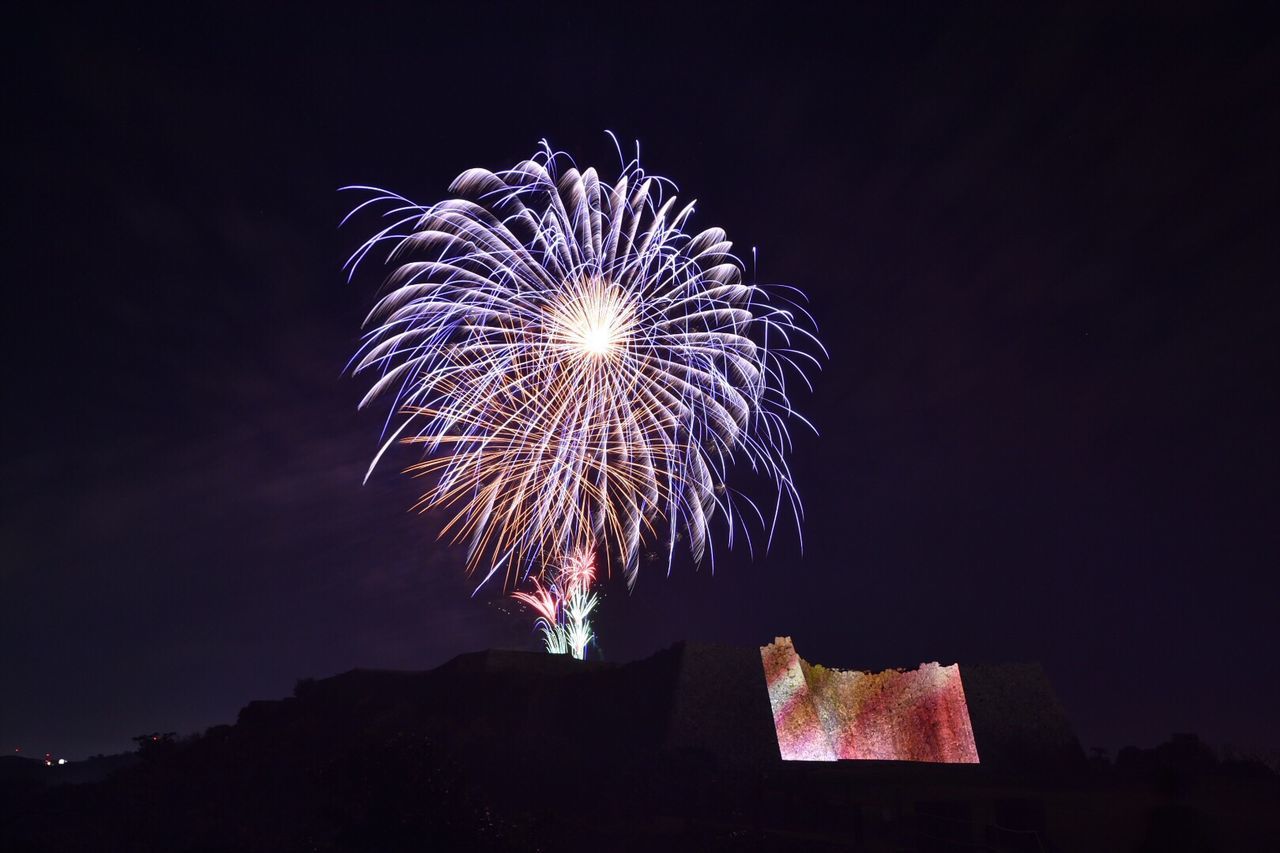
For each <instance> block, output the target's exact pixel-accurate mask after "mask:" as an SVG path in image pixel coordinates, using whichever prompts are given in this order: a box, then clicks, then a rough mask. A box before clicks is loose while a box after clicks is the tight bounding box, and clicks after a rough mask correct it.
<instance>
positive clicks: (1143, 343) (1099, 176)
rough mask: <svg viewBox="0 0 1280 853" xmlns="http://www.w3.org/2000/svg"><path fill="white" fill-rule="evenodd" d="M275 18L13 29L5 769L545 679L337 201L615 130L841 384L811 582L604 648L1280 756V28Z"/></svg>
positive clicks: (691, 614)
mask: <svg viewBox="0 0 1280 853" xmlns="http://www.w3.org/2000/svg"><path fill="white" fill-rule="evenodd" d="M269 5H270V4H260V5H259V7H258V8H256V9H255V10H254V11H253V13H252V14H250V15H244V16H238V15H230V14H228V15H227V16H226V17H201V16H200V15H199V14H193V13H188V14H184V15H182V16H181V17H172V18H158V17H152V16H150V15H142V14H141V13H138V14H124V15H120V14H113V15H111V16H109V17H107V16H99V15H98V14H96V13H89V12H72V11H64V12H59V13H55V14H50V15H49V16H48V17H47V18H46V19H45V20H44V21H41V22H35V23H33V24H31V25H30V26H29V28H27V29H24V30H21V31H19V30H14V31H13V32H11V33H10V34H9V40H10V41H11V42H12V44H10V46H9V48H7V50H8V58H9V60H10V62H11V63H12V68H11V70H10V72H9V73H8V74H7V75H6V76H7V83H6V100H7V101H8V102H9V103H8V107H7V109H6V111H5V112H6V115H7V117H8V121H7V122H6V123H7V125H8V129H7V132H6V137H7V138H8V142H9V143H10V144H9V146H7V147H9V155H8V157H7V158H6V160H7V166H8V169H7V172H8V173H9V176H10V177H9V182H8V183H9V192H8V194H7V198H8V204H7V208H6V225H5V228H4V234H5V243H6V249H5V255H6V261H7V264H6V266H7V271H6V274H5V286H6V300H5V303H6V307H5V314H4V316H5V329H6V334H5V343H6V349H7V350H8V352H7V357H6V359H5V364H6V371H5V383H4V385H5V398H6V404H5V406H4V434H5V441H4V446H5V452H4V458H3V473H2V476H0V483H2V484H3V496H4V498H3V499H4V504H3V513H2V515H0V525H2V529H3V535H2V539H0V552H2V553H3V557H2V558H0V566H2V568H0V572H2V574H0V583H2V584H3V586H2V589H0V608H2V613H3V616H2V620H0V665H2V672H3V687H0V692H2V694H3V699H2V701H0V746H3V748H4V750H5V751H6V752H9V753H12V750H13V749H14V748H17V747H21V748H22V749H23V751H24V753H27V754H37V753H38V754H43V753H44V752H45V751H52V752H53V753H55V754H56V755H65V756H67V757H70V758H78V757H81V756H84V755H88V754H91V753H96V752H115V751H120V750H122V749H125V748H128V747H129V746H130V742H129V738H130V737H131V736H133V735H135V734H139V733H141V732H150V731H153V730H160V731H170V730H172V731H177V732H179V733H186V732H192V731H197V730H200V729H202V728H204V727H206V726H208V725H211V724H214V723H219V722H230V721H232V720H233V719H234V717H235V713H236V711H237V709H238V708H240V707H241V706H242V705H244V704H245V703H246V702H248V701H249V700H252V699H258V698H275V697H279V696H283V695H286V694H287V693H288V692H289V691H290V690H291V688H292V687H293V684H294V682H295V681H296V680H297V679H298V678H301V677H306V676H325V675H330V674H333V673H336V672H340V671H343V670H346V669H349V668H352V667H357V666H361V667H390V668H410V669H426V668H430V667H432V666H435V665H437V664H439V663H441V662H443V661H445V660H447V659H448V658H450V657H452V656H453V655H456V654H458V653H460V652H465V651H470V650H475V649H481V648H485V647H491V646H497V647H509V648H524V649H529V650H534V649H537V648H538V647H539V641H538V638H537V636H536V635H535V634H534V633H533V631H532V626H531V619H530V618H528V617H526V616H521V615H516V614H513V613H512V612H509V611H511V610H512V608H511V607H510V606H508V605H505V604H503V603H502V602H501V600H500V599H499V597H498V596H497V595H496V591H490V592H482V593H481V594H480V595H479V596H477V597H476V598H471V597H470V591H471V588H472V584H470V583H468V581H467V578H466V577H465V576H464V573H463V566H462V558H463V555H462V551H461V549H459V548H448V547H446V546H445V545H442V544H439V543H437V542H436V540H435V535H436V532H437V529H438V526H439V524H440V522H441V516H439V515H427V516H418V515H415V514H412V513H410V512H408V509H409V507H410V505H411V504H412V503H413V501H414V499H415V498H416V496H417V493H418V492H417V484H416V483H414V482H413V481H411V480H409V479H408V478H404V477H402V476H400V475H399V474H398V473H397V472H398V470H399V468H400V467H401V466H402V465H403V464H407V463H408V462H410V461H412V459H413V458H415V457H414V456H413V455H412V454H411V453H409V452H407V451H406V452H402V453H398V454H395V455H394V457H393V458H392V459H391V462H392V463H393V464H390V465H385V466H382V467H381V468H380V469H379V471H378V473H377V474H376V475H375V476H374V477H373V479H372V480H371V482H370V483H369V484H368V485H365V486H362V485H361V478H362V476H363V474H364V471H365V468H366V467H367V465H368V463H369V460H370V459H371V457H372V454H373V453H374V452H375V450H376V448H377V442H378V436H379V431H380V428H381V423H382V420H381V416H382V415H383V414H384V412H383V411H369V412H363V413H357V412H356V409H355V406H356V403H357V401H358V399H359V397H360V396H361V394H362V392H363V387H364V383H363V382H362V381H356V380H352V379H351V378H350V377H346V376H344V375H343V368H344V366H345V364H346V361H347V359H348V357H349V356H350V354H351V353H352V351H353V349H354V347H355V346H356V344H357V340H358V335H359V329H360V323H361V321H362V319H363V317H364V314H365V312H366V311H367V310H368V308H369V307H370V306H371V305H372V301H373V298H374V296H375V293H376V291H377V288H378V286H379V284H380V277H379V275H377V274H376V273H374V272H373V271H372V269H370V270H369V271H368V272H367V274H364V275H361V276H359V277H357V279H356V280H355V281H354V282H353V283H350V284H348V283H347V281H346V279H345V276H344V274H343V272H342V270H341V265H342V263H343V261H344V260H345V259H346V257H347V255H348V254H349V253H350V252H351V251H352V250H353V249H354V248H355V247H356V246H357V245H358V244H359V243H360V241H361V240H362V239H363V238H364V237H365V236H367V227H366V228H343V229H339V228H338V223H339V221H340V219H341V218H342V216H343V214H344V213H345V212H346V210H347V209H348V208H349V206H350V205H351V204H352V201H353V199H352V197H349V196H348V195H345V194H340V193H339V192H337V188H338V187H340V186H342V185H345V184H350V183H361V184H373V185H378V186H385V187H388V188H391V189H394V190H396V191H398V192H400V193H402V194H405V195H407V196H409V197H411V198H414V199H416V200H419V201H422V202H430V201H435V200H437V199H439V198H441V197H442V196H444V195H445V193H446V187H447V185H448V183H449V181H450V180H451V179H452V178H453V177H454V176H455V175H456V174H457V173H459V172H460V171H462V170H463V169H465V168H468V167H472V166H484V167H489V168H501V167H505V166H509V165H512V164H514V163H515V162H517V161H518V160H520V159H523V158H525V157H527V156H529V155H531V154H533V153H534V151H535V150H536V145H537V143H538V141H539V140H540V139H542V138H544V137H545V138H546V139H548V140H549V141H550V142H551V143H552V144H553V145H555V146H556V147H558V148H562V149H566V150H568V151H570V152H572V153H573V154H574V156H575V157H576V159H577V160H578V162H579V164H580V165H589V164H596V165H597V166H599V167H601V168H602V170H603V171H605V172H609V171H613V170H614V169H615V168H616V165H617V156H616V154H615V152H614V149H613V145H612V143H611V142H610V141H609V139H608V137H607V136H606V135H605V134H604V130H605V129H611V130H613V131H615V132H616V133H617V134H618V135H619V137H620V138H622V139H623V140H633V139H639V140H640V144H641V152H642V160H643V162H644V164H645V166H646V167H647V168H648V169H649V170H651V171H653V172H657V173H659V174H664V175H668V176H670V177H672V178H673V179H675V180H676V182H677V183H678V184H679V185H680V188H681V194H682V196H686V197H696V198H697V199H699V205H698V212H697V214H696V215H695V217H694V220H693V225H694V226H700V227H710V226H712V225H719V226H721V227H724V228H725V229H726V230H727V231H728V233H729V235H730V238H731V239H733V240H735V242H736V245H737V246H738V247H739V248H740V249H741V250H742V251H743V252H745V253H749V247H751V246H757V247H759V252H760V255H759V257H760V260H759V267H758V269H759V278H760V279H761V280H763V281H782V282H787V283H790V284H794V285H797V286H799V287H801V288H803V289H804V290H805V291H807V292H808V293H809V294H810V296H811V297H812V304H811V308H812V311H813V313H814V314H815V316H816V317H817V319H818V322H819V325H820V328H821V330H822V334H823V337H824V339H825V341H826V343H827V344H828V347H829V349H830V352H831V359H830V361H829V363H828V364H827V366H826V368H825V370H824V371H823V372H822V373H820V374H818V375H817V376H816V379H815V384H816V391H815V393H814V394H812V395H806V394H804V393H799V394H797V397H796V404H797V406H798V407H800V408H801V410H802V411H804V412H805V413H806V414H808V415H809V416H810V417H811V419H812V420H813V421H814V422H815V423H816V424H817V425H818V427H819V429H820V431H821V435H820V436H817V437H814V436H806V435H804V434H803V433H801V432H797V437H798V444H797V450H796V454H795V457H794V467H795V472H796V477H797V480H798V483H799V486H800V488H801V491H802V493H803V494H804V495H805V498H806V501H807V506H808V510H809V516H808V518H807V521H806V524H805V538H806V542H805V549H804V552H803V555H801V554H800V552H799V550H798V548H797V547H796V544H795V537H794V536H787V535H784V536H782V537H781V539H780V540H779V542H778V543H777V546H776V547H775V549H774V550H773V551H772V553H770V554H769V555H768V556H767V557H761V556H759V555H757V557H756V559H755V560H754V561H752V560H749V559H748V558H747V555H746V553H745V552H737V551H735V552H733V553H726V552H724V550H723V548H721V549H720V551H719V552H718V554H717V560H716V566H715V573H714V575H713V574H712V573H711V572H710V571H709V566H707V565H705V564H704V565H703V566H702V567H701V569H700V570H697V571H695V569H694V567H693V566H692V565H691V564H690V563H689V562H688V561H687V560H685V561H683V562H677V564H676V566H675V567H674V570H673V572H672V574H671V576H670V577H667V576H666V573H665V566H663V565H647V566H645V567H643V568H642V574H641V577H640V581H639V585H638V587H637V589H636V590H635V592H634V593H633V594H630V595H628V594H627V592H626V590H625V588H624V586H623V585H622V583H621V581H620V580H619V579H616V578H615V579H614V581H613V582H611V583H609V584H608V585H607V586H606V588H605V591H606V596H607V597H606V599H605V601H604V604H603V605H602V610H601V613H600V619H599V623H598V628H599V631H600V634H601V640H600V646H599V649H598V653H599V655H601V656H603V657H604V658H605V659H607V660H615V661H623V660H629V659H634V658H637V657H643V656H646V655H649V654H651V653H652V652H654V651H656V650H658V649H660V648H663V647H665V646H667V645H669V644H671V643H673V642H675V641H677V640H681V639H689V640H699V641H715V642H726V643H734V644H740V645H760V644H763V643H767V642H769V641H771V640H772V639H773V638H774V637H775V636H778V635H791V636H792V637H794V638H795V642H796V646H797V648H798V649H799V651H800V653H801V654H802V655H803V656H805V657H806V658H808V659H809V660H812V661H818V662H823V663H826V664H830V665H836V666H844V667H857V668H881V667H887V666H914V665H915V664H916V663H918V662H920V661H929V660H940V661H942V662H944V663H949V662H952V661H956V660H958V661H960V662H962V663H963V662H979V661H983V662H985V661H992V662H1000V661H1023V660H1036V661H1040V662H1042V663H1043V664H1044V666H1045V667H1046V669H1047V671H1048V673H1049V676H1050V678H1051V679H1052V680H1053V681H1054V683H1055V684H1056V686H1057V688H1058V691H1059V694H1060V696H1061V699H1062V701H1063V704H1064V705H1065V707H1066V710H1067V712H1068V714H1069V715H1070V717H1071V719H1072V720H1073V722H1074V723H1075V725H1076V727H1077V729H1078V731H1079V733H1080V735H1081V739H1082V741H1083V743H1084V745H1085V746H1086V747H1089V746H1094V745H1100V746H1106V747H1110V748H1116V747H1119V746H1121V745H1124V744H1128V743H1135V744H1139V745H1146V746H1149V745H1152V744H1154V743H1156V742H1158V741H1160V740H1163V739H1164V738H1166V737H1167V736H1168V735H1169V733H1171V732H1173V731H1194V732H1198V733H1199V734H1200V735H1201V736H1202V737H1204V738H1205V739H1206V740H1208V741H1209V742H1211V743H1213V744H1217V745H1224V744H1232V745H1236V746H1239V747H1262V748H1274V747H1275V746H1277V745H1278V744H1280V738H1278V736H1277V735H1276V733H1275V731H1274V728H1273V724H1274V722H1275V720H1277V719H1280V664H1278V663H1277V651H1278V650H1277V642H1276V614H1277V611H1278V610H1280V608H1277V603H1276V602H1277V599H1278V598H1280V594H1278V593H1280V590H1278V589H1277V586H1278V583H1277V579H1276V578H1277V567H1278V566H1280V533H1278V531H1280V487H1278V485H1277V484H1278V482H1280V454H1278V453H1277V449H1276V445H1277V437H1280V391H1278V388H1280V383H1277V377H1278V376H1280V357H1278V347H1277V320H1278V312H1277V285H1278V283H1280V234H1278V229H1277V226H1280V192H1278V191H1277V188H1278V186H1280V165H1278V164H1280V155H1277V152H1280V110H1277V108H1276V105H1277V103H1280V39H1278V37H1277V35H1276V33H1277V30H1276V28H1275V27H1274V26H1272V25H1271V23H1269V22H1266V21H1263V20H1261V19H1256V18H1251V17H1249V16H1247V15H1243V14H1237V13H1234V12H1221V11H1220V12H1218V13H1217V14H1216V15H1208V14H1200V13H1191V12H1180V13H1178V14H1170V15H1167V16H1165V15H1161V16H1159V17H1153V16H1152V15H1153V14H1154V13H1153V12H1151V10H1150V9H1149V10H1148V12H1147V13H1146V14H1138V13H1136V12H1114V11H1112V12H1106V13H1103V12H1098V13H1087V14H1082V13H1078V12H1061V13H1056V12H1044V11H1034V12H1029V13H1024V12H1023V11H1021V10H1018V9H1016V8H1015V7H1014V6H1006V7H1004V8H1003V9H999V8H992V9H982V8H969V9H967V10H950V9H947V8H946V6H945V5H944V6H942V7H939V9H936V10H934V11H932V12H930V11H929V10H928V7H918V6H915V5H914V4H912V5H911V8H910V10H898V9H896V8H894V9H893V10H891V11H886V10H878V11H876V10H869V11H862V12H858V13H856V14H853V15H852V16H851V17H849V18H848V19H843V20H837V19H834V18H832V19H824V18H821V17H819V16H818V14H817V13H816V12H814V13H812V14H811V16H809V17H803V18H795V19H791V20H779V19H777V18H776V17H775V16H776V12H777V9H776V7H773V6H764V7H746V6H742V7H740V8H737V9H734V10H731V11H724V12H722V13H711V12H709V11H707V12H704V11H699V10H698V9H697V8H695V4H688V5H687V6H684V7H677V8H673V9H671V10H669V11H661V10H659V9H657V8H655V7H652V6H649V5H645V4H640V5H635V4H629V5H625V6H624V5H605V4H596V5H595V6H589V7H584V8H582V9H578V10H576V11H574V10H567V9H561V8H558V7H555V6H552V5H546V6H542V5H538V4H526V5H524V6H523V7H521V8H519V9H517V10H512V9H505V10H498V9H494V10H487V9H484V8H482V7H480V6H479V5H477V4H472V3H467V4H451V5H453V6H455V7H456V6H465V7H466V10H468V12H469V13H474V14H473V15H472V16H471V17H468V18H466V19H463V18H461V17H458V16H459V15H460V14H463V13H461V12H459V10H458V9H457V8H452V9H441V10H438V11H437V10H431V9H430V8H429V6H430V4H420V5H419V6H418V7H416V8H413V9H412V10H411V11H401V12H391V11H382V12H361V11H357V10H356V9H355V8H354V7H352V8H351V9H349V10H346V11H343V12H342V13H341V14H334V15H329V14H322V13H320V12H318V11H317V10H316V7H302V9H301V11H299V13H297V14H293V15H289V16H287V17H285V16H281V17H280V18H279V19H276V20H271V19H264V18H263V17H261V16H262V14H263V13H264V12H265V10H266V8H267V6H269ZM778 5H780V6H782V7H786V8H791V4H778ZM885 5H886V6H892V7H896V6H898V5H904V4H885ZM1158 5H1159V4H1157V6H1158ZM1152 8H1155V7H1152ZM1024 14H1025V15H1027V16H1026V17H1023V15H1024ZM14 190H16V193H15V192H14ZM366 225H367V223H366ZM720 539H721V541H722V540H723V536H721V537H720Z"/></svg>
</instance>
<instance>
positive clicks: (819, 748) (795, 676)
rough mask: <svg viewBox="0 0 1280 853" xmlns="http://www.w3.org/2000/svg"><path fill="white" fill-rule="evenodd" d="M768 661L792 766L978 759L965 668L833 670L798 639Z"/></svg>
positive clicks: (764, 652)
mask: <svg viewBox="0 0 1280 853" xmlns="http://www.w3.org/2000/svg"><path fill="white" fill-rule="evenodd" d="M760 656H761V659H762V660H763V662H764V674H765V680H766V682H767V684H768V686H769V704H770V705H771V706H772V709H773V725H774V730H775V731H776V732H777V736H778V749H779V751H780V752H781V753H782V758H783V760H785V761H837V760H840V759H853V760H859V759H861V760H866V759H881V760H897V761H932V762H940V763H948V764H954V763H963V764H976V763H977V762H978V750H977V747H976V746H975V745H974V742H973V727H972V725H971V724H970V722H969V707H968V704H967V703H966V702H965V696H964V686H963V685H962V684H961V681H960V667H959V665H957V664H952V665H951V666H941V665H939V664H937V663H926V664H921V665H920V667H919V668H917V669H914V670H911V671H909V672H904V671H900V670H894V669H890V670H885V671H884V672H879V673H870V672H858V671H856V670H854V671H845V670H839V669H827V668H826V667H823V666H817V665H813V664H810V663H808V662H806V661H805V660H804V659H802V658H801V657H800V656H799V655H798V654H796V650H795V646H794V645H792V643H791V638H790V637H779V638H778V639H776V640H775V641H774V642H773V643H771V644H769V645H767V646H764V647H762V648H761V649H760Z"/></svg>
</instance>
